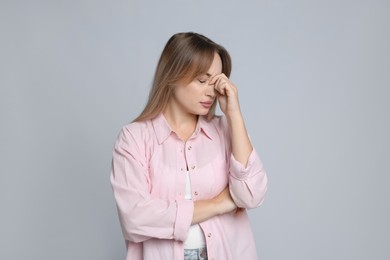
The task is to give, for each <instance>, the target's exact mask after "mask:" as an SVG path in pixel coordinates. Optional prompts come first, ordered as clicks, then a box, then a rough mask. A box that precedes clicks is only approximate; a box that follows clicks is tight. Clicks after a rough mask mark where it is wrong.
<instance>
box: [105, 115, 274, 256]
mask: <svg viewBox="0 0 390 260" xmlns="http://www.w3.org/2000/svg"><path fill="white" fill-rule="evenodd" d="M187 167H188V170H189V172H190V176H191V190H192V200H186V199H185V198H184V196H185V189H186V170H187ZM110 180H111V184H112V187H113V191H114V196H115V200H116V204H117V208H118V215H119V220H120V223H121V227H122V232H123V236H124V239H125V242H126V246H127V258H126V259H127V260H130V259H131V260H141V259H145V260H159V259H161V260H170V259H175V260H176V259H177V260H181V259H183V258H184V248H183V242H184V241H185V240H186V237H187V234H188V230H189V228H190V225H191V221H192V217H193V212H194V201H197V200H207V199H211V198H213V197H215V196H217V195H218V194H219V193H220V192H222V190H223V189H224V188H225V187H226V186H229V190H230V194H231V196H232V198H233V200H234V202H235V203H236V205H237V206H238V207H240V208H243V209H250V208H254V207H258V206H259V205H260V204H261V202H262V201H263V199H264V195H265V192H266V189H267V188H266V185H267V177H266V173H265V171H264V168H263V164H262V162H261V160H260V158H259V156H258V155H257V153H256V150H255V149H253V150H252V153H251V154H250V156H249V159H248V162H247V165H245V166H244V165H242V164H241V163H239V162H238V161H236V160H235V158H234V156H233V155H232V153H231V137H230V133H229V127H228V125H227V120H226V117H224V116H222V117H217V116H216V117H214V118H213V119H211V120H210V121H207V120H206V118H204V117H203V116H199V118H198V122H197V125H196V129H195V131H194V133H193V135H192V136H191V137H190V138H189V139H188V140H187V141H183V140H181V139H180V138H179V137H178V135H177V134H176V133H175V132H174V131H173V130H172V129H171V128H170V126H169V125H168V123H167V121H166V119H165V118H164V116H163V114H160V115H159V116H157V117H156V118H154V119H152V120H146V121H141V122H133V123H131V124H128V125H126V126H124V127H123V128H122V131H121V132H120V134H119V136H118V138H117V141H116V144H115V148H114V151H113V160H112V171H111V175H110ZM199 224H200V226H201V228H202V230H203V232H204V234H205V238H206V244H207V254H208V258H209V259H223V260H237V259H245V260H246V259H248V260H251V259H257V254H256V246H255V242H254V238H253V234H252V229H251V226H250V223H249V218H248V215H247V212H246V210H238V211H235V212H231V213H227V214H222V215H218V216H215V217H212V218H210V219H208V220H206V221H204V222H201V223H199Z"/></svg>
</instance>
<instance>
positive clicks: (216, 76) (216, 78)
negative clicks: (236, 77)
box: [209, 73, 229, 84]
mask: <svg viewBox="0 0 390 260" xmlns="http://www.w3.org/2000/svg"><path fill="white" fill-rule="evenodd" d="M220 78H225V79H226V80H229V78H228V77H226V75H225V74H224V73H221V74H217V75H215V76H214V77H213V78H212V79H211V81H210V83H209V84H215V82H216V81H218V80H219V79H220Z"/></svg>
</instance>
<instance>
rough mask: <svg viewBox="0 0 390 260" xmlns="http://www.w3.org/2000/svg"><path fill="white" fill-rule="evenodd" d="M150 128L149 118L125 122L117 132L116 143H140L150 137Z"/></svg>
mask: <svg viewBox="0 0 390 260" xmlns="http://www.w3.org/2000/svg"><path fill="white" fill-rule="evenodd" d="M150 129H151V121H150V120H145V121H140V122H132V123H129V124H126V125H124V126H123V127H122V129H121V130H120V132H119V134H118V138H117V144H138V145H141V144H142V143H145V142H146V141H147V140H149V139H150Z"/></svg>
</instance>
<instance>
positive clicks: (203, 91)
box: [172, 53, 222, 115]
mask: <svg viewBox="0 0 390 260" xmlns="http://www.w3.org/2000/svg"><path fill="white" fill-rule="evenodd" d="M221 73H222V60H221V57H220V56H219V55H218V54H217V53H215V55H214V59H213V62H212V64H211V66H210V68H209V70H208V71H207V73H205V74H204V75H200V76H198V77H196V78H195V79H194V80H193V81H191V82H190V83H189V84H188V85H179V86H177V87H176V89H175V91H174V94H173V100H172V101H173V102H174V103H175V105H176V106H177V108H179V109H181V110H182V111H183V112H184V113H187V114H192V115H207V113H208V112H209V110H210V108H211V106H212V104H213V103H214V101H215V98H216V92H215V90H214V84H212V85H211V84H209V82H210V81H211V79H212V78H213V77H214V76H216V75H218V74H221Z"/></svg>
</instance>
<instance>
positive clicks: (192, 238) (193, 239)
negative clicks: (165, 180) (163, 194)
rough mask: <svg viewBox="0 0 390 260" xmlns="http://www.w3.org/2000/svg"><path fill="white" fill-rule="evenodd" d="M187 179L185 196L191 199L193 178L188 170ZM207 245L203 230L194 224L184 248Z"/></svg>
mask: <svg viewBox="0 0 390 260" xmlns="http://www.w3.org/2000/svg"><path fill="white" fill-rule="evenodd" d="M186 176H187V180H186V194H185V196H184V199H186V200H191V199H192V195H191V180H190V173H189V172H188V171H187V173H186ZM205 246H206V240H205V238H204V234H203V231H202V229H201V227H200V225H199V224H195V225H192V226H191V227H190V230H189V231H188V236H187V239H186V241H184V248H185V249H196V248H201V247H205Z"/></svg>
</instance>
